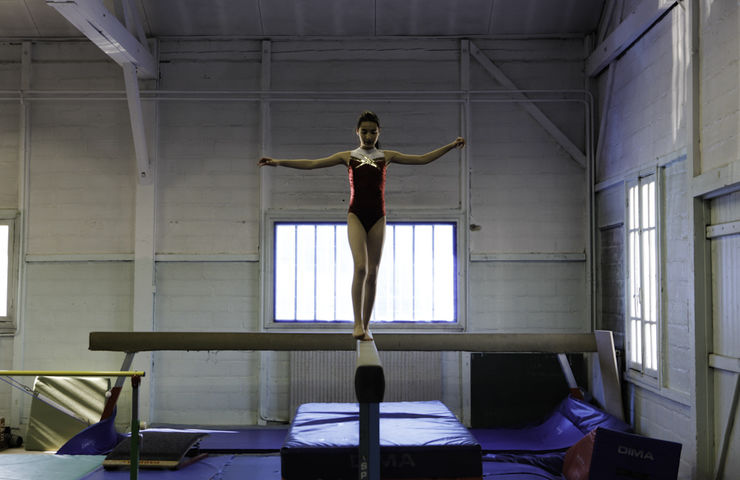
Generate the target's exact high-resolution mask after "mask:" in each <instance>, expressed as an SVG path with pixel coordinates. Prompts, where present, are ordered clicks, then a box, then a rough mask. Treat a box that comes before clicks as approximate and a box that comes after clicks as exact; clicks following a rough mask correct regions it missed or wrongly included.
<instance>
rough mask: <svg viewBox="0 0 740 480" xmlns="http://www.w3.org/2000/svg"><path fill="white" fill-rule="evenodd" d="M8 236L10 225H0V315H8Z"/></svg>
mask: <svg viewBox="0 0 740 480" xmlns="http://www.w3.org/2000/svg"><path fill="white" fill-rule="evenodd" d="M9 237H10V227H9V226H8V225H0V317H7V316H8V273H9V272H8V264H9V263H10V261H9V259H8V255H9V254H10V250H9V248H8V247H9V245H10V238H9Z"/></svg>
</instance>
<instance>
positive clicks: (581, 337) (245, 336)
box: [89, 332, 597, 353]
mask: <svg viewBox="0 0 740 480" xmlns="http://www.w3.org/2000/svg"><path fill="white" fill-rule="evenodd" d="M373 336H374V337H375V345H376V346H377V348H378V350H385V351H406V352H481V353H484V352H510V353H511V352H529V353H582V352H596V351H597V345H596V339H595V337H594V334H593V333H543V334H539V333H423V334H420V333H376V334H374V335H373ZM89 348H90V350H98V351H109V352H127V353H134V352H147V351H160V350H178V351H218V350H255V351H257V350H267V351H307V350H308V351H338V350H344V351H352V350H355V349H356V344H355V339H353V338H352V336H351V335H350V334H349V333H273V332H90V342H89Z"/></svg>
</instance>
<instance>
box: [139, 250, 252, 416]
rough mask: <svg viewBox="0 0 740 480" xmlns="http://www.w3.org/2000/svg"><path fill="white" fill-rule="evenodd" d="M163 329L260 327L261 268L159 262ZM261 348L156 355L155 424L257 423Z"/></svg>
mask: <svg viewBox="0 0 740 480" xmlns="http://www.w3.org/2000/svg"><path fill="white" fill-rule="evenodd" d="M156 281H157V297H156V302H155V303H156V313H155V318H156V325H155V330H158V331H201V330H203V331H229V332H231V331H255V330H258V328H259V320H258V313H259V297H258V292H259V283H258V282H259V265H258V264H257V263H248V262H235V263H230V262H216V263H209V262H187V263H169V262H167V263H161V262H160V263H158V264H157V279H156ZM259 359H260V356H259V352H228V351H227V352H156V353H155V354H154V370H153V372H152V375H151V378H152V380H151V381H152V390H153V395H154V404H153V413H152V421H154V422H158V423H174V424H185V425H191V424H193V422H194V420H193V419H197V421H196V423H199V424H204V425H245V424H254V423H256V421H257V415H258V402H259V372H260V370H259V365H260V362H259Z"/></svg>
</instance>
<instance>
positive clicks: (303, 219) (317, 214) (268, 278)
mask: <svg viewBox="0 0 740 480" xmlns="http://www.w3.org/2000/svg"><path fill="white" fill-rule="evenodd" d="M291 222H294V223H306V224H311V223H346V222H347V212H346V210H344V211H326V210H322V211H317V210H269V211H267V212H265V216H264V222H263V225H264V228H263V229H262V238H261V245H262V248H261V249H260V258H261V265H262V272H261V273H262V275H261V277H262V281H261V286H260V288H261V297H262V302H261V312H260V317H261V319H262V326H263V328H264V329H265V330H280V331H306V330H311V331H313V330H319V331H332V332H338V333H343V332H349V329H350V328H351V325H352V324H351V323H345V322H341V323H335V322H310V321H302V322H291V321H285V320H282V321H279V322H278V321H275V312H274V306H275V291H274V285H275V244H274V242H275V225H276V224H278V223H291ZM387 222H388V223H433V222H439V223H450V224H453V225H454V229H455V239H454V241H455V256H456V258H455V267H456V272H455V276H456V278H455V280H456V284H455V288H456V305H455V316H456V321H453V322H420V323H414V322H398V323H394V322H377V323H375V322H374V323H373V331H375V332H382V331H394V332H399V331H404V330H405V331H413V332H419V330H420V329H421V330H423V331H440V330H442V331H463V330H464V329H465V318H466V316H465V314H466V305H467V301H466V298H467V293H466V292H467V289H466V282H465V279H466V278H467V273H466V272H467V261H466V258H467V257H466V256H465V253H464V252H465V248H464V245H465V243H464V242H465V240H466V239H465V236H464V234H465V233H466V231H465V229H464V228H463V225H464V218H463V216H462V215H461V214H459V213H458V212H448V211H441V212H434V211H421V210H419V211H404V212H403V213H402V214H400V213H399V214H396V215H394V214H393V213H392V212H389V214H388V215H387Z"/></svg>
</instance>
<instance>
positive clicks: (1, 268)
mask: <svg viewBox="0 0 740 480" xmlns="http://www.w3.org/2000/svg"><path fill="white" fill-rule="evenodd" d="M9 216H12V217H14V216H15V213H10V214H6V213H5V212H4V211H0V331H2V330H5V331H9V330H13V329H14V328H15V327H14V322H13V311H14V308H13V305H14V303H15V288H14V286H15V281H14V272H15V271H16V270H15V265H16V262H15V254H14V243H15V242H14V238H15V237H14V231H13V226H14V223H15V220H14V218H8V217H9Z"/></svg>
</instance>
